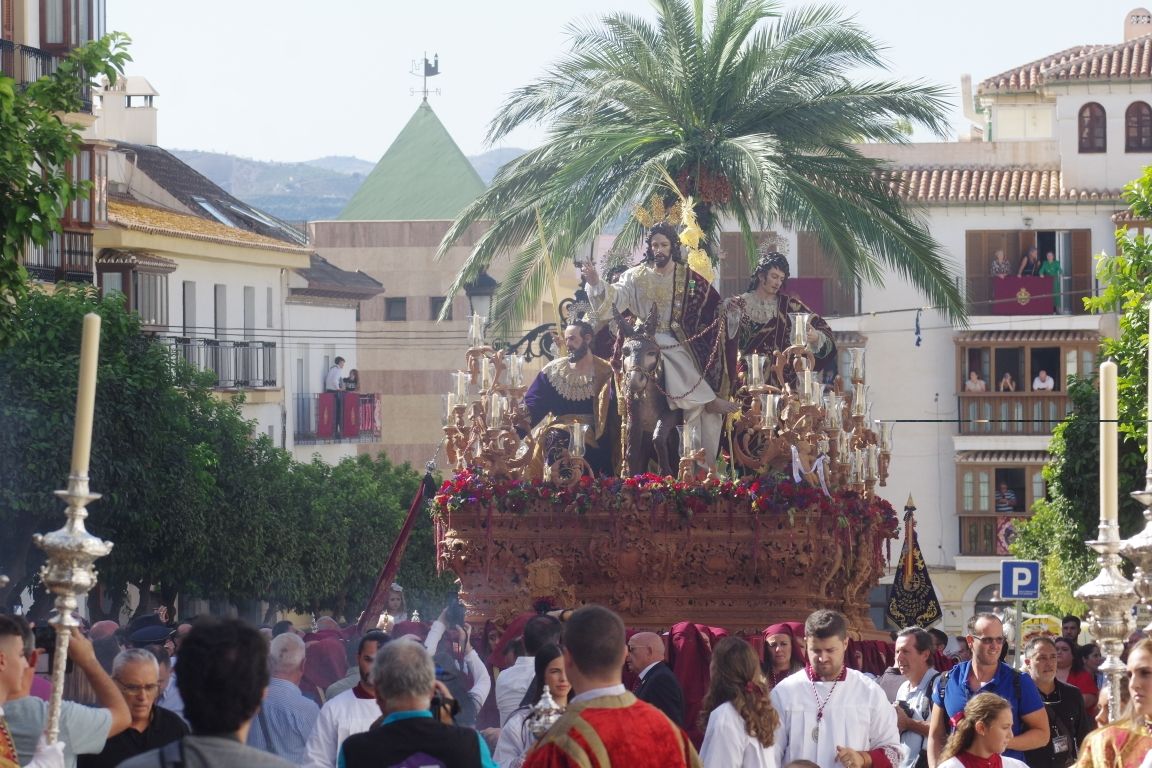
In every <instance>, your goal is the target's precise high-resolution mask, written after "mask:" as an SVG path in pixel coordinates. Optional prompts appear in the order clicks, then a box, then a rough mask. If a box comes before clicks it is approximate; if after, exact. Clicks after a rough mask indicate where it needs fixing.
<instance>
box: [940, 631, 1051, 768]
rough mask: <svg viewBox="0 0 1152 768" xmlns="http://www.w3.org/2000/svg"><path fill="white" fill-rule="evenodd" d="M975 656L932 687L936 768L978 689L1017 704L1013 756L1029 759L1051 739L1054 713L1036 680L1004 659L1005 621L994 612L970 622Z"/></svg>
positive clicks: (1010, 752)
mask: <svg viewBox="0 0 1152 768" xmlns="http://www.w3.org/2000/svg"><path fill="white" fill-rule="evenodd" d="M967 640H968V647H969V648H971V649H972V659H971V660H970V661H962V662H960V663H959V664H957V665H956V666H955V667H953V668H952V669H950V670H948V672H946V673H944V674H942V675H940V678H939V680H937V682H936V684H935V685H933V686H932V720H931V723H930V724H929V727H928V765H929V766H930V768H936V765H937V764H938V763H940V762H942V761H941V760H940V751H941V750H942V749H943V747H944V742H945V740H946V739H947V736H948V732H949V731H950V730H951V724H952V723H953V722H955V721H956V719H957V718H958V717H962V716H963V714H964V707H965V705H966V704H967V703H968V700H969V699H970V698H972V697H973V696H975V695H976V694H978V693H995V694H997V695H998V696H1002V697H1003V698H1005V699H1007V700H1008V702H1009V703H1010V704H1011V705H1012V733H1013V736H1012V739H1011V740H1010V741H1009V742H1008V749H1007V751H1005V752H1004V754H1005V755H1006V756H1007V757H1013V758H1016V759H1017V760H1023V759H1024V751H1026V750H1031V749H1039V748H1041V747H1043V746H1044V745H1045V744H1047V743H1048V739H1049V734H1048V713H1047V712H1046V711H1045V709H1044V700H1043V699H1041V698H1040V692H1039V691H1038V690H1037V689H1036V683H1034V682H1033V681H1032V678H1030V677H1028V676H1027V675H1023V674H1021V673H1020V672H1017V671H1016V670H1014V669H1012V667H1011V666H1009V665H1008V664H1005V663H1004V662H1002V661H1001V660H1000V656H1001V652H1002V651H1003V650H1004V643H1005V642H1006V639H1005V637H1004V624H1003V622H1001V621H1000V617H999V616H997V615H996V614H994V613H978V614H976V615H975V616H973V617H972V620H971V621H969V622H968V637H967Z"/></svg>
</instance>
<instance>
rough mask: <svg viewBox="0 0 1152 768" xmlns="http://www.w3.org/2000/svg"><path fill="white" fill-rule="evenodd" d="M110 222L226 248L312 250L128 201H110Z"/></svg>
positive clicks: (293, 251) (299, 251)
mask: <svg viewBox="0 0 1152 768" xmlns="http://www.w3.org/2000/svg"><path fill="white" fill-rule="evenodd" d="M108 221H109V222H111V223H113V224H118V225H120V226H122V227H125V228H126V229H132V230H136V231H138V232H147V233H149V234H153V235H170V236H172V237H183V238H187V239H190V240H205V241H208V242H213V243H223V244H225V245H243V246H249V247H253V248H265V249H268V250H274V251H284V252H286V253H299V254H305V253H309V252H310V250H309V249H308V248H303V247H300V246H294V245H290V244H288V243H286V242H284V241H283V240H278V239H276V238H272V237H265V236H264V235H258V234H256V233H255V232H249V231H248V230H244V229H238V228H234V227H229V226H225V225H224V224H219V223H217V222H215V221H209V220H207V219H202V218H200V217H199V216H190V215H188V214H186V213H177V212H175V211H169V210H167V209H164V208H156V207H153V206H150V205H141V204H140V203H134V202H127V201H125V200H109V201H108Z"/></svg>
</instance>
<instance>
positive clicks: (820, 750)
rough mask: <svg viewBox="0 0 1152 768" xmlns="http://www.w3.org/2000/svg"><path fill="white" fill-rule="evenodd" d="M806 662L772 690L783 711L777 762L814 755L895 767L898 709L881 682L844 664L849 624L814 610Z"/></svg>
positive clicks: (868, 767) (832, 767)
mask: <svg viewBox="0 0 1152 768" xmlns="http://www.w3.org/2000/svg"><path fill="white" fill-rule="evenodd" d="M804 634H805V640H804V642H805V644H806V645H807V648H808V665H807V666H806V667H805V668H804V669H802V670H800V671H799V672H796V673H794V674H792V675H789V676H788V677H786V678H784V680H782V681H781V682H780V683H779V684H778V685H777V686H776V687H775V688H773V689H772V706H773V707H775V708H776V711H777V712H778V713H779V715H780V728H779V730H778V731H777V732H776V743H775V749H776V762H777V764H778V765H787V764H788V763H790V762H792V761H793V760H811V761H813V762H814V763H816V764H817V765H819V766H820V768H893V767H894V766H898V765H899V764H900V761H901V759H902V758H903V755H904V749H903V747H902V746H901V744H900V732H899V731H898V730H897V729H896V712H895V710H894V709H893V707H892V705H891V704H890V703H889V702H888V698H887V697H886V696H885V695H884V691H882V690H881V689H880V686H878V685H876V683H874V682H873V681H872V680H870V679H868V678H867V677H865V676H864V675H863V674H862V673H860V672H857V671H856V670H854V669H848V668H847V667H846V666H845V665H844V652H845V651H846V650H847V648H848V623H847V620H846V619H845V618H844V615H843V614H841V613H838V612H836V611H826V610H821V611H816V612H815V613H813V614H812V615H811V616H809V617H808V620H807V621H806V622H805V623H804Z"/></svg>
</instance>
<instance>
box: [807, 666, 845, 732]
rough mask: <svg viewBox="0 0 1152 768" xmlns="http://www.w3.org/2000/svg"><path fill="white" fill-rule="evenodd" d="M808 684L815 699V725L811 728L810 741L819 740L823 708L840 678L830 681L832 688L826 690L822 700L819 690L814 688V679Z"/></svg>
mask: <svg viewBox="0 0 1152 768" xmlns="http://www.w3.org/2000/svg"><path fill="white" fill-rule="evenodd" d="M809 684H810V685H811V686H812V695H813V696H814V697H815V699H816V727H814V728H813V729H812V741H815V742H819V741H820V723H821V721H823V720H824V708H825V707H826V706H828V702H829V701H831V700H832V694H834V693H836V686H837V685H839V684H840V680H839V679H837V680H836V681H835V682H834V683H832V690H830V691H828V695H827V696H826V697H825V698H824V701H820V692H819V691H817V690H816V681H815V680H811V681H809Z"/></svg>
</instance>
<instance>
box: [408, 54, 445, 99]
mask: <svg viewBox="0 0 1152 768" xmlns="http://www.w3.org/2000/svg"><path fill="white" fill-rule="evenodd" d="M409 72H410V73H411V74H412V75H414V76H415V77H419V78H421V87H420V90H416V89H415V88H412V89H409V91H408V92H409V93H410V94H411V95H413V96H415V95H416V94H418V93H419V94H421V95H422V96H423V97H424V101H428V94H430V93H434V94H436V95H437V96H439V95H440V89H439V88H437V89H436V90H434V91H430V90H428V78H430V77H436V75H438V74H440V54H438V53H436V54H433V55H432V61H428V54H427V52H425V54H424V66H423V68H421V67H420V65H418V64H417V63H416V62H415V61H413V62H412V69H411V70H409Z"/></svg>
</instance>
